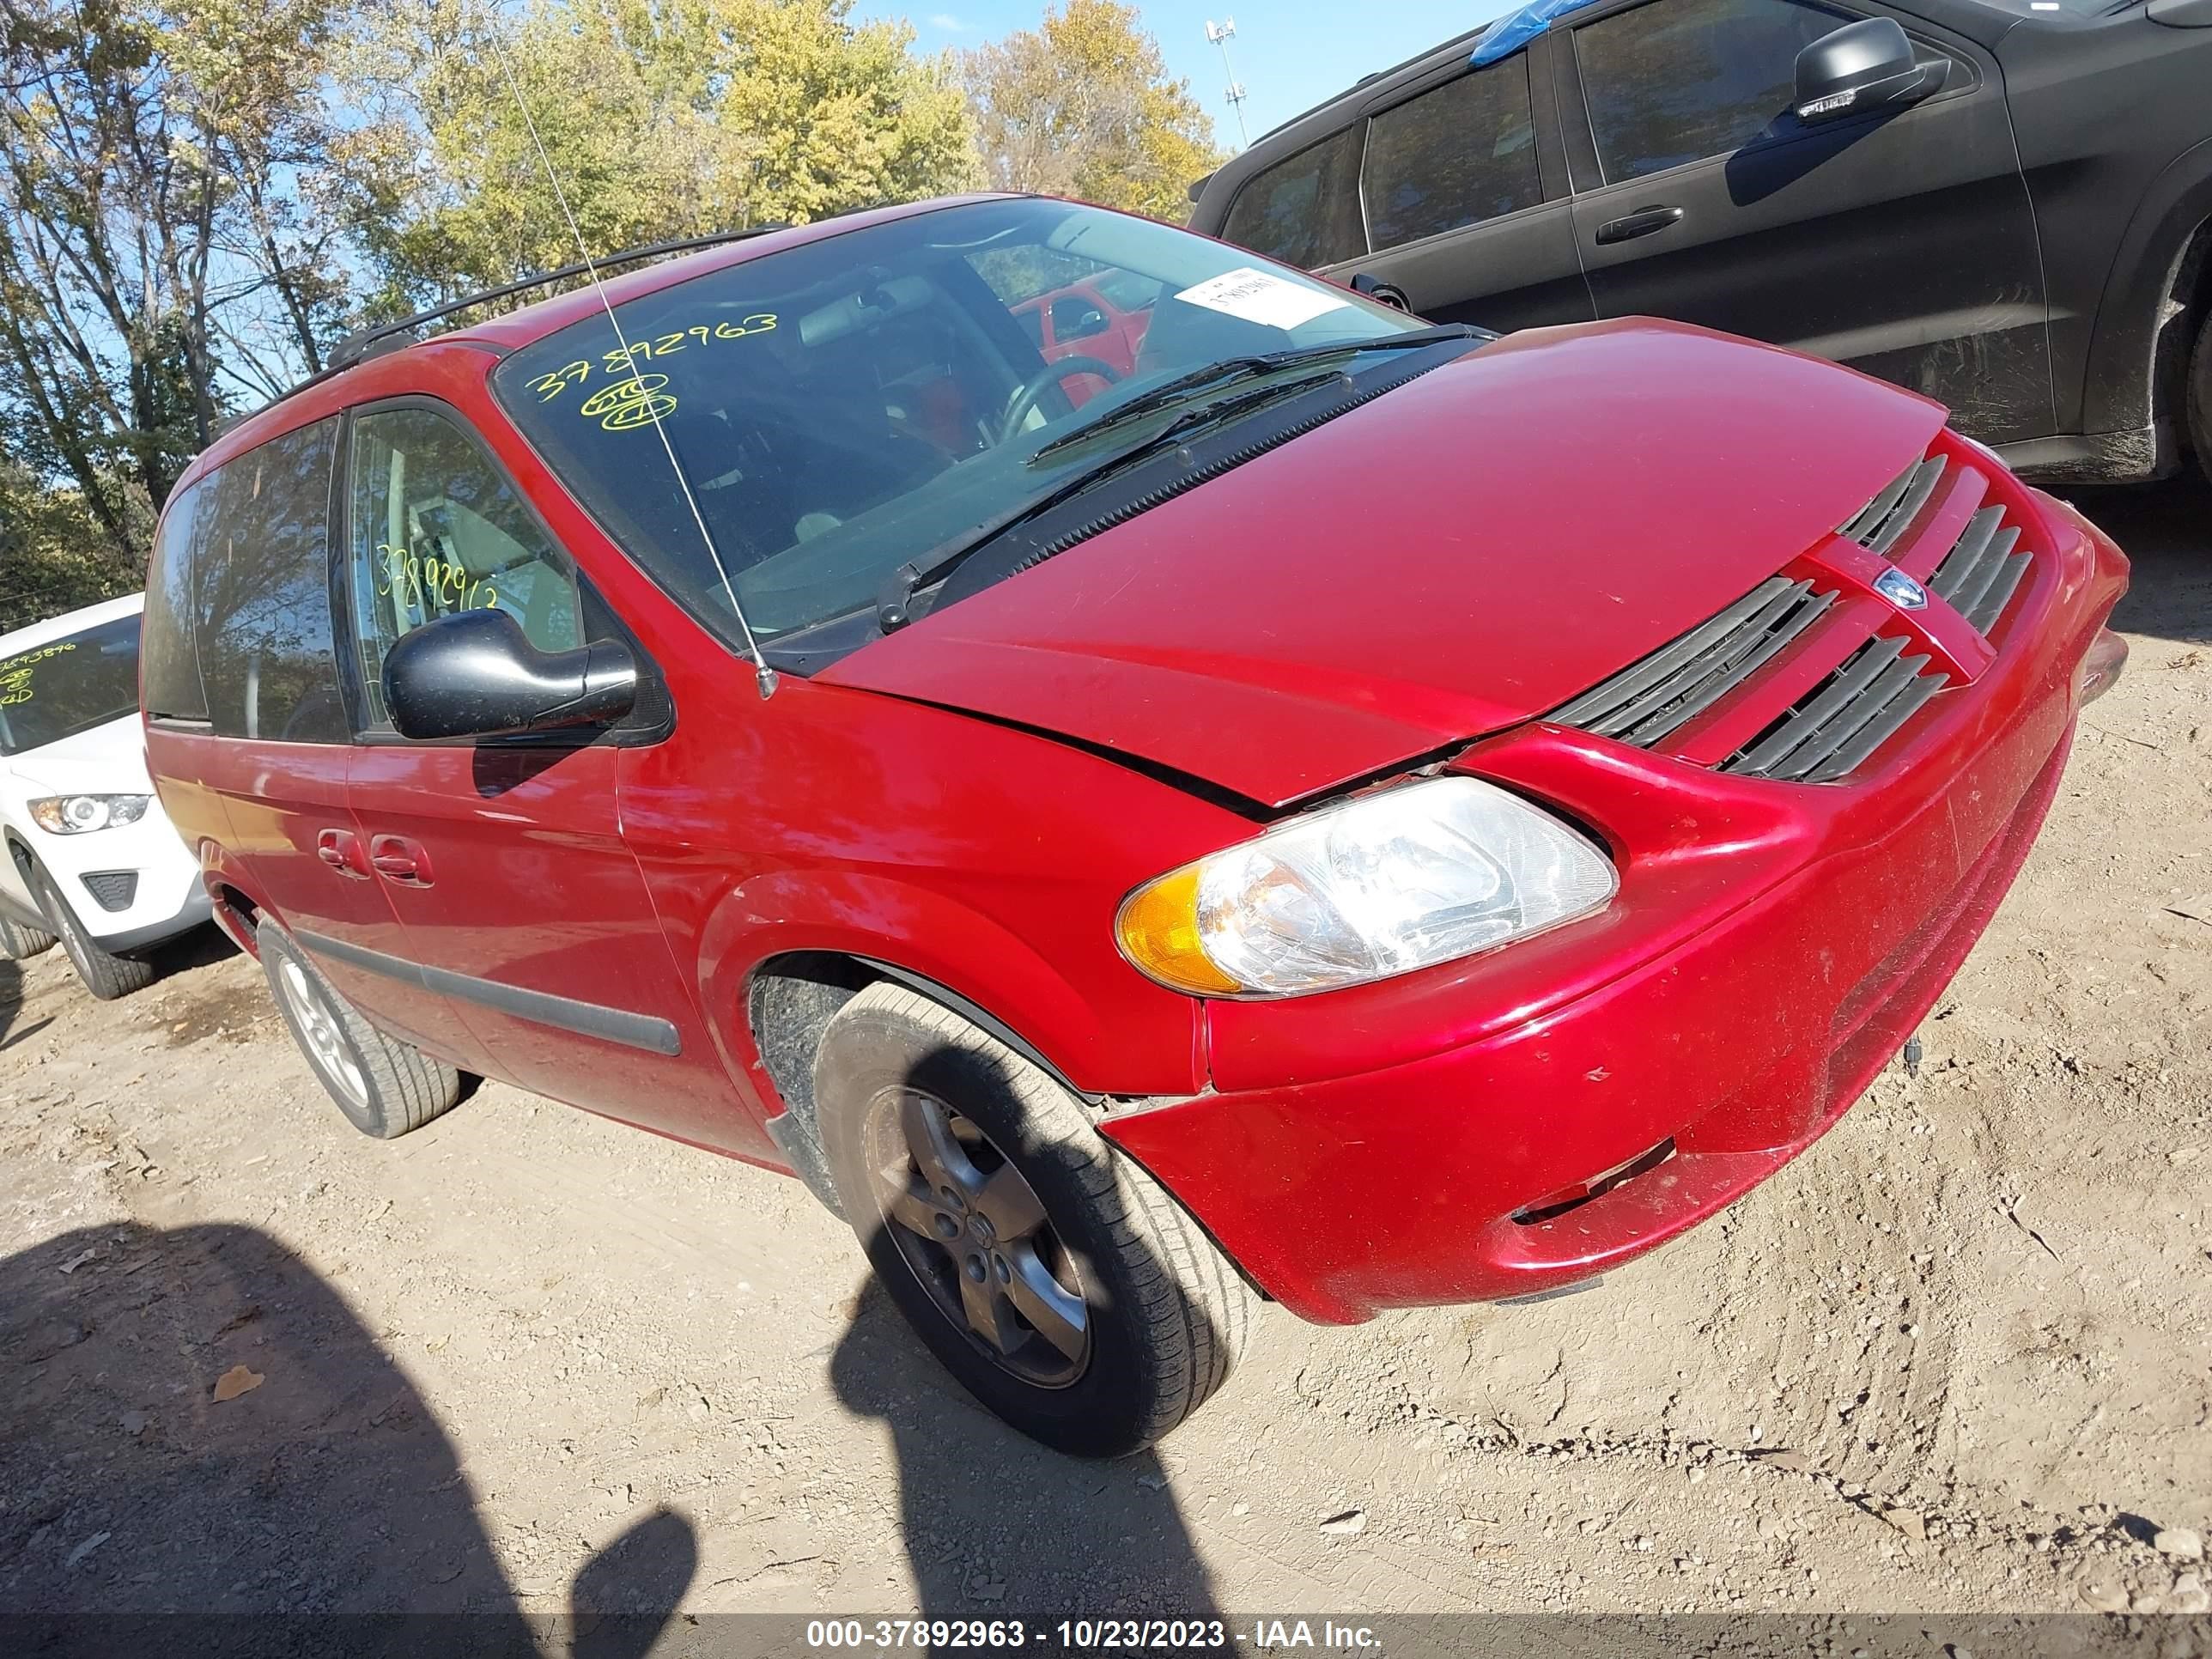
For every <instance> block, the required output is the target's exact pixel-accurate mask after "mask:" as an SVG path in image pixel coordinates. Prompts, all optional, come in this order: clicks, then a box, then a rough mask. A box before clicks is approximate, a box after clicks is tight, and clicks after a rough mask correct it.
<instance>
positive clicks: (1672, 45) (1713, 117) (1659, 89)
mask: <svg viewBox="0 0 2212 1659" xmlns="http://www.w3.org/2000/svg"><path fill="white" fill-rule="evenodd" d="M1850 21H1851V20H1850V18H1849V17H1847V16H1845V15H1844V14H1843V13H1841V12H1835V11H1830V10H1829V9H1826V7H1824V6H1813V5H1806V4H1804V3H1802V0H1653V3H1652V4H1650V5H1648V6H1638V8H1637V9H1635V10H1633V11H1624V12H1617V13H1615V14H1614V15H1613V16H1611V17H1605V18H1601V19H1600V20H1599V21H1596V22H1595V23H1590V24H1587V25H1585V26H1584V27H1581V28H1578V29H1577V30H1576V31H1575V62H1576V64H1577V67H1578V68H1579V69H1580V70H1581V71H1582V81H1583V100H1584V102H1585V103H1586V104H1587V105H1588V106H1589V118H1590V134H1591V136H1592V137H1594V138H1595V140H1596V141H1597V156H1598V162H1599V165H1600V166H1601V167H1603V168H1604V170H1605V179H1606V182H1607V184H1615V185H1617V184H1619V183H1620V182H1621V181H1622V180H1623V179H1640V178H1642V177H1644V174H1646V173H1658V172H1661V171H1662V170H1664V169H1665V168H1668V167H1680V166H1681V165H1682V164H1683V163H1684V162H1686V161H1703V160H1704V159H1705V157H1707V156H1709V155H1727V154H1728V153H1729V152H1730V151H1731V150H1737V149H1742V148H1743V146H1744V145H1746V144H1747V143H1751V142H1752V140H1753V139H1754V138H1757V137H1760V136H1762V135H1763V134H1765V133H1767V132H1769V131H1781V130H1785V129H1786V125H1787V124H1790V123H1794V116H1792V114H1791V112H1792V110H1793V108H1794V103H1795V98H1796V90H1797V54H1798V53H1799V52H1802V51H1803V50H1804V49H1805V48H1806V47H1807V46H1811V45H1812V44H1813V42H1814V41H1815V40H1819V39H1820V37H1821V36H1822V35H1824V34H1829V33H1833V32H1834V31H1835V30H1837V29H1839V28H1841V27H1843V26H1844V24H1846V23H1848V22H1850Z"/></svg>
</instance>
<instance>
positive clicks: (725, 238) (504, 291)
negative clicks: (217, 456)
mask: <svg viewBox="0 0 2212 1659" xmlns="http://www.w3.org/2000/svg"><path fill="white" fill-rule="evenodd" d="M790 228H791V227H790V226H789V225H788V224H787V223H785V222H783V221H781V220H778V221H776V222H775V223H774V224H767V225H752V226H750V227H748V228H745V229H744V230H722V231H717V232H715V233H714V234H713V235H711V236H687V237H685V238H684V239H683V240H680V241H674V242H647V243H646V244H644V245H643V246H639V247H626V248H624V249H623V250H622V251H621V252H618V253H610V254H608V255H606V256H605V258H599V259H594V260H592V262H591V264H581V263H578V264H573V265H562V267H561V268H560V269H559V270H549V271H547V272H545V273H544V275H543V276H526V277H525V278H523V280H522V281H520V282H519V283H507V285H506V286H505V287H504V288H488V289H483V291H482V292H481V293H477V294H470V295H464V296H463V297H462V298H460V299H458V300H453V301H447V303H446V304H444V305H440V306H432V307H430V308H429V309H428V310H427V311H418V312H416V313H415V314H414V315H413V316H411V317H402V318H401V319H399V320H398V322H396V323H378V324H376V325H374V326H373V327H369V328H362V329H356V330H355V331H353V332H352V333H350V334H349V335H347V336H346V337H345V338H344V339H343V340H341V341H339V342H338V343H337V344H336V345H335V346H332V347H331V355H330V359H329V361H328V362H326V363H325V365H324V366H323V368H322V369H321V370H320V372H319V373H317V374H310V375H309V376H307V379H306V380H301V381H300V382H298V383H297V384H296V385H294V386H289V387H287V388H286V389H285V390H284V391H283V392H279V393H278V394H277V395H276V397H274V398H270V400H269V401H268V402H267V403H265V404H261V405H260V406H259V407H258V408H255V409H251V410H246V412H245V413H244V414H242V415H234V416H231V417H230V418H228V420H225V421H222V422H219V423H218V424H217V425H216V436H217V437H221V436H222V435H223V434H224V433H226V432H228V431H230V430H231V429H232V428H234V427H238V426H242V425H244V424H245V423H246V422H247V421H250V420H252V418H253V417H254V416H257V415H259V414H262V413H264V411H266V410H271V409H274V408H276V405H277V404H281V403H284V402H286V401H287V400H289V399H290V398H296V397H297V396H299V395H300V393H301V392H305V391H306V390H307V388H308V387H309V386H320V385H321V384H322V383H323V382H324V381H325V380H329V379H330V378H331V376H333V375H336V374H343V373H344V372H345V371H346V370H347V369H349V368H352V367H353V366H354V365H355V364H356V363H362V362H368V360H369V359H370V358H371V357H380V356H383V355H384V354H385V353H386V352H387V351H398V350H402V349H405V348H406V347H408V346H410V345H413V344H414V343H416V332H415V331H416V330H417V329H419V328H421V327H422V325H424V324H426V323H435V322H436V321H437V320H438V319H440V318H441V317H450V316H452V315H453V313H455V312H457V311H466V310H468V309H469V307H471V306H481V305H489V304H490V303H491V302H492V301H495V300H504V299H506V298H507V296H508V295H513V294H527V293H528V292H529V291H530V290H531V289H534V288H550V287H551V286H552V285H553V284H554V283H565V282H567V281H568V280H569V279H570V278H571V277H575V276H589V275H591V274H592V272H593V271H594V270H606V269H607V268H608V267H610V266H611V265H627V264H636V263H637V261H639V260H640V259H657V258H662V257H663V256H665V255H666V254H671V253H689V252H691V251H692V250H693V249H695V248H702V247H719V246H721V245H722V244H723V243H725V242H742V241H744V240H747V239H748V238H750V237H754V236H765V235H767V234H769V232H770V231H776V230H788V229H790Z"/></svg>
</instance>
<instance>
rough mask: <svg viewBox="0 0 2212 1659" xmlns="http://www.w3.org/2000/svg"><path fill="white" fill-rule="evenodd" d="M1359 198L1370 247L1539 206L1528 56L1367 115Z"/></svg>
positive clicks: (1395, 243) (1540, 189) (1522, 54)
mask: <svg viewBox="0 0 2212 1659" xmlns="http://www.w3.org/2000/svg"><path fill="white" fill-rule="evenodd" d="M1366 197H1367V223H1368V229H1369V230H1370V232H1371V233H1372V234H1373V235H1374V238H1375V246H1376V248H1377V249H1382V248H1386V247H1395V246H1398V245H1399V244H1400V243H1401V242H1411V241H1416V240H1419V239H1420V238H1421V237H1424V236H1435V235H1437V234H1441V233H1442V232H1444V231H1447V230H1456V229H1458V228H1460V227H1461V226H1462V225H1473V224H1480V222H1482V221H1484V220H1485V219H1495V218H1497V217H1498V216H1500V215H1502V214H1507V213H1512V212H1514V211H1516V210H1519V209H1521V208H1524V207H1533V206H1534V205H1535V204H1537V203H1538V202H1541V201H1542V200H1543V199H1544V187H1543V185H1542V184H1541V182H1540V181H1539V179H1538V178H1537V174H1536V124H1535V121H1534V118H1533V117H1532V116H1531V114H1530V112H1529V107H1528V55H1527V54H1526V53H1525V52H1516V53H1515V54H1514V55H1513V56H1512V57H1510V58H1507V59H1506V60H1505V61H1504V63H1502V64H1498V65H1497V66H1495V67H1494V68H1492V69H1484V70H1475V71H1474V73H1473V74H1471V75H1462V76H1459V78H1458V79H1456V80H1454V81H1449V82H1446V83H1445V84H1444V85H1443V86H1441V87H1438V88H1436V89H1435V90H1433V91H1431V92H1425V93H1423V94H1421V95H1420V96H1419V97H1418V98H1410V99H1408V100H1406V102H1404V103H1402V104H1397V105H1394V106H1392V107H1390V108H1389V109H1386V110H1384V111H1383V112H1381V113H1380V114H1378V115H1376V117H1375V119H1374V122H1373V125H1371V126H1370V128H1369V130H1368V134H1367V179H1366Z"/></svg>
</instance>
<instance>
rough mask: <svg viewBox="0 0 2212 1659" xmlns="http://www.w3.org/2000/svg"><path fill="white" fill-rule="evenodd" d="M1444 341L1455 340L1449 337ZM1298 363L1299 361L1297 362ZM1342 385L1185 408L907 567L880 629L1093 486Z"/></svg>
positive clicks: (1320, 381)
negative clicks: (1226, 426) (1272, 408)
mask: <svg viewBox="0 0 2212 1659" xmlns="http://www.w3.org/2000/svg"><path fill="white" fill-rule="evenodd" d="M1446 337H1447V338H1449V336H1446ZM1292 361H1293V362H1295V361H1296V359H1293V360H1292ZM1331 381H1337V382H1340V383H1341V384H1342V385H1344V386H1351V385H1352V378H1351V376H1349V375H1347V374H1343V373H1342V372H1341V371H1339V370H1332V371H1330V372H1329V373H1328V374H1308V375H1304V376H1303V377H1301V378H1300V379H1297V380H1284V381H1278V382H1276V383H1275V384H1273V385H1272V386H1255V387H1253V388H1251V389H1250V390H1249V391H1247V392H1240V393H1238V394H1237V396H1235V397H1233V398H1215V399H1212V400H1210V401H1208V402H1206V403H1204V404H1200V405H1199V406H1198V407H1196V408H1194V409H1188V410H1184V411H1183V412H1182V414H1181V415H1179V416H1176V418H1175V419H1174V420H1172V421H1170V422H1168V423H1167V424H1166V425H1165V426H1164V427H1162V428H1160V429H1159V430H1158V432H1155V433H1154V434H1152V436H1151V437H1149V438H1147V439H1146V440H1145V441H1144V442H1142V443H1140V444H1137V445H1135V446H1133V447H1130V448H1128V449H1117V450H1115V452H1114V453H1111V454H1109V455H1106V456H1103V457H1102V458H1101V459H1099V460H1098V461H1097V463H1096V464H1095V465H1091V466H1087V467H1085V468H1084V469H1083V470H1082V471H1079V472H1077V473H1075V474H1073V476H1072V477H1066V478H1063V479H1061V480H1060V482H1059V483H1055V484H1054V485H1053V486H1052V487H1051V488H1050V489H1043V490H1040V491H1038V492H1037V493H1036V495H1031V496H1030V497H1029V498H1028V499H1026V500H1024V501H1018V502H1017V503H1016V504H1015V505H1014V506H1012V507H1009V508H1007V509H1006V511H1005V512H1004V513H999V514H998V515H997V516H995V517H994V518H991V519H988V520H985V521H984V522H983V523H982V524H981V525H980V526H977V527H976V528H975V529H974V530H972V531H970V532H967V533H966V534H964V535H963V536H960V537H957V538H955V539H953V540H951V541H950V542H947V543H945V544H943V545H942V546H940V547H938V548H936V549H934V550H932V551H931V552H929V553H927V554H926V555H924V556H922V557H921V558H920V559H916V560H915V561H914V562H911V563H908V564H902V565H901V566H899V568H897V569H896V570H894V571H892V572H891V574H890V576H888V577H887V578H885V580H884V585H883V588H882V591H881V592H878V594H877V596H876V625H877V626H878V628H880V629H882V630H883V631H884V633H886V634H889V633H890V632H892V631H893V630H895V629H900V628H903V627H905V626H906V624H907V623H908V622H909V621H910V620H912V618H911V617H910V616H909V615H908V605H911V604H912V602H913V599H914V596H915V594H916V593H917V592H920V591H921V589H922V588H923V587H926V586H928V585H929V584H930V583H932V582H933V581H936V580H938V579H939V578H940V577H943V576H947V575H950V574H951V573H952V571H953V569H954V568H955V567H957V565H959V564H960V563H962V562H963V561H964V560H966V559H967V558H968V557H969V556H970V555H971V554H975V553H978V552H981V550H983V549H984V548H986V547H987V546H989V545H990V544H992V543H993V542H994V541H996V540H997V539H998V538H1000V537H1001V536H1003V535H1005V534H1006V532H1008V531H1009V530H1012V528H1013V527H1014V526H1016V525H1018V524H1020V523H1021V522H1022V521H1023V520H1027V519H1034V518H1036V516H1037V515H1038V514H1040V513H1048V512H1050V511H1051V510H1052V509H1053V508H1054V507H1057V506H1059V505H1060V503H1061V502H1062V501H1066V500H1068V499H1069V498H1070V497H1072V496H1075V495H1081V494H1082V493H1083V492H1084V491H1085V490H1086V489H1091V487H1092V486H1094V485H1096V484H1099V483H1104V482H1105V481H1106V480H1107V479H1108V478H1109V477H1113V476H1114V475H1115V473H1117V472H1125V471H1128V470H1129V469H1130V468H1131V467H1133V466H1140V465H1143V464H1144V463H1145V462H1146V461H1148V460H1151V459H1152V458H1153V457H1155V456H1157V455H1159V454H1161V453H1164V452H1165V451H1168V450H1170V449H1173V448H1175V447H1176V446H1177V445H1178V444H1179V443H1180V442H1181V441H1182V439H1183V438H1184V437H1185V436H1187V435H1188V434H1189V433H1190V432H1192V431H1193V430H1194V429H1195V428H1199V427H1204V426H1212V425H1214V424H1216V423H1218V422H1222V421H1225V420H1229V419H1231V418H1232V417H1234V416H1238V415H1244V414H1249V413H1250V412H1251V411H1252V410H1255V409H1259V408H1261V407H1263V406H1264V405H1266V404H1273V403H1280V402H1284V401H1286V400H1287V399H1289V398H1297V397H1303V396H1304V395H1305V394H1306V393H1307V392H1312V391H1315V390H1316V389H1317V388H1319V387H1321V386H1326V385H1328V384H1329V383H1330V382H1331Z"/></svg>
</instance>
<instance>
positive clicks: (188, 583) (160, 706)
mask: <svg viewBox="0 0 2212 1659" xmlns="http://www.w3.org/2000/svg"><path fill="white" fill-rule="evenodd" d="M205 499H206V489H205V488H204V484H200V483H195V484H194V485H192V486H191V489H184V490H179V492H178V493H177V494H176V495H172V496H171V497H170V498H169V507H168V511H167V512H166V513H163V514H162V515H161V535H160V536H159V537H157V538H155V542H154V562H153V568H151V569H150V570H149V571H148V572H147V575H146V623H145V634H144V640H145V643H144V647H143V650H142V652H141V660H140V664H139V671H140V674H141V683H142V687H143V689H142V692H141V695H142V696H143V699H144V702H145V705H146V712H147V713H148V714H150V715H152V716H153V717H154V718H155V720H162V719H168V720H205V719H206V718H207V717H208V708H207V693H206V692H204V691H203V690H201V689H200V659H199V655H198V653H197V651H196V650H195V649H194V648H193V645H192V635H191V617H192V615H193V612H194V611H195V610H196V608H197V606H196V604H195V601H194V599H193V597H192V557H191V555H192V532H193V528H194V519H195V515H196V514H197V513H198V511H199V508H200V504H201V502H202V501H204V500H205Z"/></svg>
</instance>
